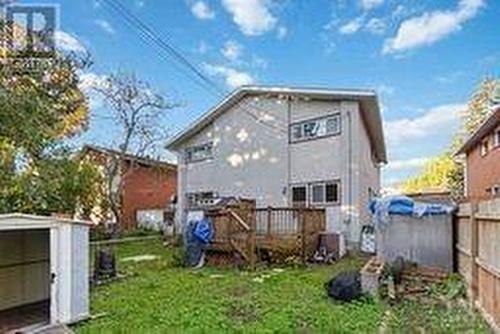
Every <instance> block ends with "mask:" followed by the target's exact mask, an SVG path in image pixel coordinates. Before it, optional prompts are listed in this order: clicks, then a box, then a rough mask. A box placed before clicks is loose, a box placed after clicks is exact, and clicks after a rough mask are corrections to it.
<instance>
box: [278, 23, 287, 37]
mask: <svg viewBox="0 0 500 334" xmlns="http://www.w3.org/2000/svg"><path fill="white" fill-rule="evenodd" d="M286 35H288V29H287V28H286V27H284V26H280V27H278V29H276V37H278V39H283V38H285V37H286Z"/></svg>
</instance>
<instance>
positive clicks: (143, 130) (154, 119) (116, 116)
mask: <svg viewBox="0 0 500 334" xmlns="http://www.w3.org/2000/svg"><path fill="white" fill-rule="evenodd" d="M94 89H95V90H96V91H97V92H98V93H99V94H100V95H101V96H102V97H103V98H104V101H105V102H106V104H107V106H108V107H109V110H110V112H111V119H112V121H113V122H114V123H115V125H116V127H117V130H118V133H119V139H118V143H116V144H115V146H116V154H109V155H108V157H107V161H106V163H105V164H104V166H105V171H104V174H105V180H106V187H105V188H106V194H105V195H106V197H107V201H108V204H109V209H110V210H111V212H112V214H113V216H114V219H115V222H116V223H117V224H115V227H118V226H120V224H119V223H120V217H121V215H120V212H121V193H122V190H123V186H124V181H125V180H126V177H127V174H129V173H131V172H132V171H133V169H134V168H136V162H137V160H138V159H141V158H148V154H149V155H151V154H153V153H158V151H156V149H157V148H158V146H159V144H161V143H163V142H164V141H165V139H166V137H167V131H166V128H165V125H164V124H162V123H163V122H162V120H163V117H164V116H165V111H166V110H169V109H173V108H175V107H176V106H177V104H175V103H171V102H168V101H167V100H166V99H165V98H164V97H163V96H161V95H159V94H156V93H154V92H153V91H152V89H151V88H150V86H149V84H148V83H146V82H144V81H142V80H139V79H137V77H136V76H135V75H134V74H126V73H122V72H119V73H117V74H113V75H111V76H109V77H107V78H106V80H105V82H103V83H101V84H100V85H97V86H96V87H94ZM114 232H116V229H114Z"/></svg>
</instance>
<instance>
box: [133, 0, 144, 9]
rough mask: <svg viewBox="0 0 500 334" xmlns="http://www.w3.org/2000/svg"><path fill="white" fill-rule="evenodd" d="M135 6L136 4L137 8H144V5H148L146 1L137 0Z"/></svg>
mask: <svg viewBox="0 0 500 334" xmlns="http://www.w3.org/2000/svg"><path fill="white" fill-rule="evenodd" d="M135 6H136V7H137V8H142V7H144V6H146V2H144V1H143V0H137V1H136V2H135Z"/></svg>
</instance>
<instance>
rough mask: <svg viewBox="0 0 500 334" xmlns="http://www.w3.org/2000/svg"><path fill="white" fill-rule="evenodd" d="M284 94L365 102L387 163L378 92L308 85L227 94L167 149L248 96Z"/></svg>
mask: <svg viewBox="0 0 500 334" xmlns="http://www.w3.org/2000/svg"><path fill="white" fill-rule="evenodd" d="M272 93H275V94H278V95H280V94H282V95H294V96H305V97H308V98H311V99H321V100H351V101H358V102H359V103H360V104H361V108H360V109H361V112H362V116H363V118H364V120H365V123H366V126H367V131H368V135H369V137H370V140H371V143H372V147H373V150H374V155H375V157H376V159H377V162H387V154H386V149H385V142H384V133H383V128H382V116H381V113H380V108H379V104H378V98H377V94H376V92H375V91H373V90H362V89H331V88H310V87H309V88H304V87H288V86H242V87H241V88H238V89H236V90H235V91H233V92H232V93H230V94H229V95H227V96H226V97H225V98H224V99H223V100H222V101H220V102H219V103H218V104H217V105H215V106H214V107H213V108H211V109H209V110H208V111H207V112H206V113H204V114H203V115H202V116H201V117H200V118H198V119H197V120H196V121H194V122H193V123H192V124H191V125H189V126H188V127H187V128H186V129H184V130H183V131H181V132H180V133H179V134H177V135H176V136H175V137H174V138H173V139H172V140H170V141H169V142H168V143H167V148H168V149H171V150H174V151H175V150H177V149H178V147H179V145H180V144H182V143H183V142H185V141H186V140H188V139H190V138H191V137H193V136H194V135H195V134H197V133H198V132H199V131H201V130H202V129H203V128H205V127H206V126H207V125H209V124H210V123H211V122H212V121H213V120H215V119H216V118H217V117H219V116H220V115H222V114H223V113H224V112H225V111H227V110H228V109H229V108H230V107H232V106H233V105H235V104H236V103H237V102H238V101H240V100H241V99H242V98H244V97H245V96H247V95H261V94H272Z"/></svg>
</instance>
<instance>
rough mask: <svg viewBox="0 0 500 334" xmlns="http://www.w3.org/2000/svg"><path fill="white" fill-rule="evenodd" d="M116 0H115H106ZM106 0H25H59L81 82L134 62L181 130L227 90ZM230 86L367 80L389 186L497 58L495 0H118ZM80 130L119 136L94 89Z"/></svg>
mask: <svg viewBox="0 0 500 334" xmlns="http://www.w3.org/2000/svg"><path fill="white" fill-rule="evenodd" d="M108 1H109V0H108ZM108 1H106V0H65V1H59V2H58V1H56V0H51V1H41V0H35V1H27V0H26V1H21V3H26V4H29V3H31V2H33V3H38V4H39V3H51V4H54V3H55V4H58V6H59V28H58V32H57V36H56V37H57V41H58V45H59V47H60V48H62V49H65V50H75V51H82V50H87V51H88V52H90V54H91V55H92V58H93V61H94V64H93V66H92V67H91V68H90V69H88V70H87V71H86V72H85V73H83V74H82V79H81V80H82V83H81V85H82V88H83V89H87V90H88V89H89V87H91V86H93V85H98V84H99V82H100V81H101V80H102V79H103V78H105V76H106V75H109V73H112V72H116V71H125V72H133V73H135V74H136V75H137V76H138V77H139V78H141V79H143V80H145V81H147V82H149V83H150V84H151V86H152V87H153V89H154V90H155V91H157V92H159V93H161V94H164V95H165V96H168V97H169V98H170V99H171V100H173V101H175V102H177V103H178V104H179V105H180V106H179V107H177V108H175V109H174V110H170V111H168V115H167V117H166V119H165V127H166V128H168V129H169V131H170V132H171V133H172V134H175V133H176V132H178V131H180V130H181V129H182V128H184V127H185V126H187V125H188V124H189V123H190V122H192V121H193V120H195V119H196V118H197V117H198V116H200V115H201V114H202V113H204V112H205V111H206V110H207V109H208V108H210V107H211V106H213V105H214V104H216V103H217V102H218V101H219V100H220V95H218V94H214V93H213V91H211V90H210V89H207V88H206V87H204V86H202V85H199V84H198V83H196V82H195V80H193V79H192V75H190V74H189V73H188V72H187V71H186V69H185V68H183V67H182V65H179V63H176V61H175V60H173V59H172V58H168V57H165V56H160V55H159V52H160V51H159V50H158V49H157V48H155V47H154V46H151V45H150V44H147V43H144V41H143V40H142V39H141V37H140V35H139V34H138V32H137V30H135V29H134V28H133V27H131V26H129V25H127V23H126V21H125V20H124V19H123V17H122V16H120V15H118V14H117V12H115V11H114V10H113V9H112V7H110V5H109V3H108ZM119 1H120V2H121V3H122V4H123V5H124V6H125V7H126V8H128V9H129V10H130V11H132V12H133V13H134V14H135V15H136V16H137V17H138V18H140V19H141V20H142V21H143V22H145V23H147V24H148V25H149V26H150V27H152V28H153V29H154V31H155V32H156V33H158V34H160V35H161V36H163V37H164V38H165V39H166V40H167V41H168V42H169V43H170V45H172V46H174V48H175V49H176V50H178V51H179V52H181V53H182V54H183V55H184V56H185V57H186V59H188V60H189V61H190V62H191V63H192V64H194V65H195V66H196V67H197V68H198V69H200V71H202V72H203V73H204V75H206V76H208V77H209V78H210V79H211V80H213V81H215V82H216V83H217V85H218V86H220V87H223V88H224V89H225V90H226V91H227V92H229V91H231V90H232V89H234V88H236V87H237V86H239V85H242V84H267V85H292V86H320V87H328V88H368V89H374V90H376V91H377V93H378V95H379V100H380V104H381V109H382V115H383V121H384V131H385V139H386V145H387V151H388V155H389V164H388V165H387V166H385V167H384V169H383V184H384V185H385V186H386V187H390V186H392V185H394V184H397V183H398V182H400V181H402V180H404V179H405V178H407V177H408V176H410V175H413V174H415V173H416V172H418V171H419V170H420V169H421V168H422V166H423V164H424V163H425V162H426V161H428V159H430V158H432V157H434V156H436V155H438V154H440V153H441V152H443V150H445V149H446V147H447V146H448V145H449V143H450V140H451V137H452V136H453V133H455V131H457V129H458V128H459V124H460V112H461V111H462V110H463V109H464V108H465V106H466V103H467V100H468V99H469V97H470V95H471V94H472V93H473V92H474V90H475V89H476V88H477V86H478V84H479V83H480V81H481V80H482V79H484V78H485V77H488V76H489V77H491V76H496V77H498V75H499V72H500V71H499V70H500V48H499V46H500V28H499V25H498V22H499V19H498V18H499V17H500V1H496V0H442V1H438V0H429V1H426V0H421V1H420V0H314V1H305V0H301V1H299V0H296V1H292V0H274V1H273V0H211V1H209V0H119ZM91 102H92V103H91V106H92V118H91V122H90V126H89V130H88V131H87V132H86V133H85V134H84V135H83V136H82V137H80V138H79V140H80V141H81V142H89V141H90V142H94V143H97V144H102V145H108V146H109V145H112V143H113V141H114V140H115V139H116V135H117V132H116V131H115V130H113V128H112V125H111V124H109V122H107V121H106V119H105V117H104V118H103V117H100V116H102V115H105V114H106V113H107V112H108V111H107V110H106V106H105V105H103V104H102V101H99V100H98V99H92V101H91Z"/></svg>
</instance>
